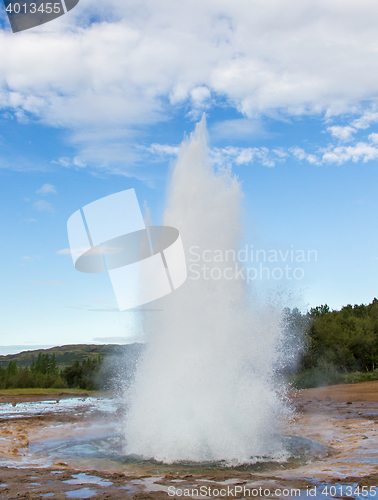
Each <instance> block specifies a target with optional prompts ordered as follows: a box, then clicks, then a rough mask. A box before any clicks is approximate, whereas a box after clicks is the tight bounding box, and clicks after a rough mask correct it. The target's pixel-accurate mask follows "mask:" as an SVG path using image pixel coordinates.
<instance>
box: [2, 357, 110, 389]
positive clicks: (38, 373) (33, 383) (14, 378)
mask: <svg viewBox="0 0 378 500" xmlns="http://www.w3.org/2000/svg"><path fill="white" fill-rule="evenodd" d="M102 363H103V358H102V357H101V356H100V355H97V356H94V357H92V358H86V359H84V360H83V361H82V362H80V361H78V360H76V361H75V362H74V363H73V364H72V365H70V366H67V367H66V368H63V369H61V370H60V369H58V365H57V363H56V357H55V354H52V355H49V354H42V353H39V355H38V357H37V359H36V361H34V360H33V361H32V363H31V365H30V366H25V367H20V366H18V365H17V362H16V361H10V362H9V363H8V366H7V367H6V368H3V367H0V389H16V388H17V389H25V388H41V389H46V388H55V389H58V388H59V389H61V388H78V389H85V390H95V389H100V388H102V384H101V381H100V379H99V377H98V375H99V372H100V369H101V365H102Z"/></svg>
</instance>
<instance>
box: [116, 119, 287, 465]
mask: <svg viewBox="0 0 378 500" xmlns="http://www.w3.org/2000/svg"><path fill="white" fill-rule="evenodd" d="M242 196H243V195H242V191H241V185H240V183H239V182H238V180H237V179H236V178H235V177H233V176H232V175H231V173H230V171H229V169H227V168H225V169H220V170H218V171H216V172H215V171H214V169H213V167H212V165H211V162H210V160H209V156H208V147H207V131H206V122H205V118H203V119H202V121H201V122H200V123H199V124H197V126H196V130H195V132H194V133H193V134H192V135H191V137H190V138H189V140H186V141H184V142H183V144H182V146H181V148H180V152H179V155H178V160H177V163H176V166H175V169H174V171H173V175H172V180H171V185H170V190H169V194H168V201H167V208H166V212H165V215H164V224H167V225H172V226H174V227H177V228H178V230H179V231H180V233H181V235H182V240H183V244H184V248H185V251H186V255H187V260H188V266H189V275H188V279H187V281H186V283H184V284H183V285H182V286H181V288H179V289H178V290H176V291H175V292H174V293H173V294H170V295H169V296H167V297H166V298H165V299H161V302H160V303H162V304H163V306H162V307H163V311H161V312H158V313H156V314H155V315H154V317H153V318H152V319H147V320H146V330H147V332H146V333H147V336H148V346H147V349H146V352H145V355H144V357H143V359H142V360H141V362H140V364H139V367H138V370H137V374H136V378H135V383H134V385H133V387H132V388H131V391H130V393H128V396H127V397H128V398H129V402H130V409H129V412H128V414H127V417H126V422H125V433H126V440H127V450H126V451H127V452H128V453H130V454H135V455H139V456H142V457H144V458H146V459H150V458H153V459H155V460H158V461H163V462H166V463H172V462H175V461H196V462H201V461H219V460H225V461H227V462H228V463H230V464H240V463H246V462H249V461H250V460H251V459H252V460H254V458H253V457H256V456H262V455H264V456H267V455H272V454H279V453H281V452H282V449H281V447H280V446H281V445H280V444H279V440H277V439H276V438H275V434H276V432H277V430H278V426H279V419H280V416H282V414H283V413H284V412H285V411H286V408H285V404H284V402H283V398H282V397H281V396H280V395H279V392H280V390H282V388H278V387H276V386H275V370H276V368H277V363H278V360H279V353H278V345H279V342H280V336H281V330H280V328H279V322H280V315H279V314H278V313H277V312H276V311H275V310H274V309H273V308H270V307H266V308H264V309H263V310H260V311H258V312H257V311H256V310H254V308H253V307H251V305H250V303H249V302H250V301H249V295H248V293H247V288H246V285H245V282H244V281H243V280H242V279H236V278H235V277H234V278H233V279H226V278H225V277H224V274H223V271H224V270H225V269H226V268H227V267H230V262H222V261H220V262H206V265H207V267H208V268H209V269H210V271H211V269H212V268H215V267H216V268H219V269H220V272H219V271H217V272H216V273H213V274H214V276H215V274H216V275H217V276H216V279H206V278H205V277H203V276H202V275H201V276H200V277H198V274H196V273H192V272H191V270H190V266H191V265H192V264H193V261H192V260H191V259H194V260H196V259H197V258H194V257H193V254H194V253H196V254H198V253H199V254H202V252H203V251H205V250H209V251H210V252H207V253H206V254H205V255H206V257H207V256H208V255H211V254H213V253H214V251H215V250H220V251H221V252H223V254H225V252H226V251H227V250H237V249H238V248H239V246H240V241H241V237H242V226H241V201H242ZM194 248H195V252H194V250H193V249H194ZM196 264H200V265H202V264H204V262H197V263H196ZM232 264H233V263H231V265H232ZM197 269H198V268H197ZM219 274H221V277H220V278H219ZM226 274H227V273H226ZM209 275H210V272H209V271H208V276H207V277H208V278H209ZM227 276H228V277H229V274H227ZM196 278H198V279H196ZM217 278H219V279H217ZM160 303H159V304H160Z"/></svg>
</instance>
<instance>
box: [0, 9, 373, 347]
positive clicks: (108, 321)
mask: <svg viewBox="0 0 378 500" xmlns="http://www.w3.org/2000/svg"><path fill="white" fill-rule="evenodd" d="M106 5H107V7H106V8H105V7H104V4H103V2H100V1H99V0H92V1H91V0H80V3H79V5H78V6H77V7H76V8H75V9H73V10H72V11H71V12H70V13H69V14H67V15H65V16H62V17H61V18H59V19H57V20H55V21H53V22H51V23H47V24H46V25H43V26H41V27H38V28H34V29H31V30H28V31H25V32H21V33H18V34H13V33H12V32H11V31H10V28H9V24H8V21H7V18H6V15H5V10H4V9H3V8H2V9H1V10H0V28H1V29H0V47H1V57H0V191H1V217H0V224H1V232H2V233H1V234H2V241H3V246H2V254H3V258H2V265H1V276H2V280H1V287H0V298H1V301H2V303H3V305H4V307H2V314H1V323H2V324H1V329H0V335H1V339H0V346H5V347H1V348H0V350H1V352H4V353H5V352H13V351H16V350H21V349H22V348H28V346H29V348H30V347H31V346H37V345H61V344H65V343H79V342H80V343H81V342H83V343H87V342H94V343H96V342H112V341H113V342H117V341H119V342H123V341H125V342H131V341H133V340H138V339H139V340H140V339H141V338H142V324H141V316H140V315H141V313H140V312H139V311H128V312H124V313H119V312H118V313H117V312H116V311H114V310H113V308H114V306H115V303H114V295H113V291H112V289H111V285H110V282H109V279H108V277H107V276H106V275H83V274H81V273H79V272H77V271H75V269H74V267H73V265H72V261H71V259H70V257H69V255H67V252H65V251H64V250H65V249H67V247H68V241H67V233H66V222H67V219H68V217H69V216H70V215H71V214H72V213H73V212H75V211H76V210H77V209H78V208H80V207H82V206H83V205H85V204H87V203H90V202H91V201H94V200H96V199H98V198H101V197H103V196H106V195H109V194H112V193H114V192H117V191H120V190H122V189H129V188H134V189H135V190H136V193H137V196H138V199H139V201H140V203H141V204H143V202H144V201H145V200H146V201H147V203H148V206H149V207H150V209H151V213H152V220H153V222H154V223H159V222H160V221H161V217H162V214H163V210H164V200H165V193H166V187H167V181H168V178H169V172H170V168H171V165H172V162H174V160H175V155H176V153H177V148H178V146H179V144H180V142H181V141H182V140H183V138H184V135H185V134H190V133H191V132H192V131H193V129H194V126H195V123H196V121H198V120H199V119H200V117H201V115H202V113H203V112H205V113H206V117H207V125H208V130H209V138H210V155H211V158H212V161H213V163H214V167H215V168H219V167H220V166H222V165H223V166H224V165H227V164H231V165H232V170H233V172H234V173H235V175H237V176H238V178H239V180H240V181H241V182H242V184H243V191H244V193H245V199H244V213H245V221H244V223H245V244H247V245H253V247H254V249H264V250H266V251H269V250H276V251H279V250H281V251H282V252H286V251H287V250H288V249H294V250H298V249H300V250H304V251H305V252H307V251H308V250H316V252H317V261H316V262H313V261H312V262H307V263H303V265H302V267H303V270H304V277H303V279H301V280H285V279H283V280H279V281H274V280H272V279H270V280H266V279H265V280H256V281H255V282H254V283H253V284H252V286H253V287H256V288H257V290H259V289H261V290H266V289H270V288H272V289H274V290H277V289H278V290H280V291H281V292H283V293H284V295H285V297H287V303H288V305H290V306H291V307H293V306H295V305H298V306H299V307H300V308H301V309H302V310H305V309H306V308H307V307H312V306H316V305H320V304H323V303H328V304H329V305H330V306H331V307H332V308H339V307H341V306H342V305H346V304H347V303H368V302H370V301H371V300H372V299H373V298H374V296H377V295H378V285H377V282H378V281H377V279H378V237H377V228H376V226H377V224H376V212H377V195H376V192H377V186H378V182H377V181H378V103H377V96H378V62H377V57H376V46H377V43H378V34H377V32H376V25H377V21H378V5H377V4H376V3H374V2H373V1H367V0H365V1H362V2H359V4H358V5H357V4H356V2H351V1H349V0H344V1H343V2H341V1H340V2H339V1H336V2H332V5H329V2H325V1H319V2H316V4H314V2H310V1H307V2H306V1H305V2H304V1H303V0H302V1H296V0H285V1H284V2H280V3H278V2H275V1H273V0H265V1H264V2H262V1H248V2H247V1H245V0H234V1H233V2H229V1H227V2H226V1H217V2H215V1H213V0H201V1H191V2H187V1H185V0H184V1H183V2H173V1H171V0H162V1H161V2H158V3H157V2H153V1H152V0H145V1H144V2H140V1H136V0H135V1H134V0H131V1H130V2H127V3H125V2H121V1H120V0H109V1H108V2H107V3H106ZM12 346H18V347H12ZM1 352H0V354H1Z"/></svg>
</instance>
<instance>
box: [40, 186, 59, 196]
mask: <svg viewBox="0 0 378 500" xmlns="http://www.w3.org/2000/svg"><path fill="white" fill-rule="evenodd" d="M36 193H38V194H42V195H45V194H56V187H55V186H53V185H52V184H43V186H42V187H40V188H39V189H37V191H36Z"/></svg>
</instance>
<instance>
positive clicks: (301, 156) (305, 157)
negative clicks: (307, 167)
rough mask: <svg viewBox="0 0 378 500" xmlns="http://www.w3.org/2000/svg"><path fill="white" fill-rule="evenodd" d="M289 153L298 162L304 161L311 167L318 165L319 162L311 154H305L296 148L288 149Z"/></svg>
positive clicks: (302, 150)
mask: <svg viewBox="0 0 378 500" xmlns="http://www.w3.org/2000/svg"><path fill="white" fill-rule="evenodd" d="M289 151H290V153H292V155H293V156H294V157H295V158H296V159H297V160H299V161H302V160H306V161H308V162H309V163H311V164H313V165H320V164H321V161H320V160H319V158H318V157H317V156H315V155H313V154H309V153H306V151H305V150H304V149H302V148H299V147H298V146H295V147H292V148H289Z"/></svg>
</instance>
